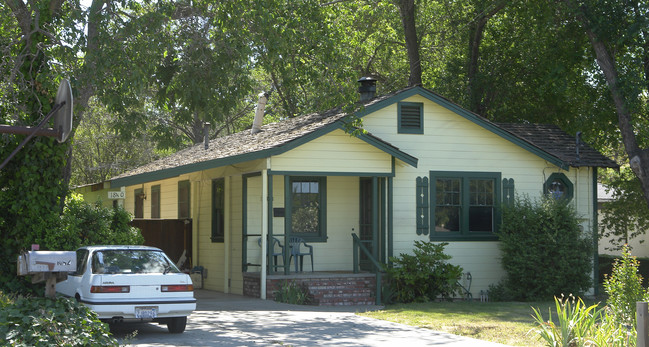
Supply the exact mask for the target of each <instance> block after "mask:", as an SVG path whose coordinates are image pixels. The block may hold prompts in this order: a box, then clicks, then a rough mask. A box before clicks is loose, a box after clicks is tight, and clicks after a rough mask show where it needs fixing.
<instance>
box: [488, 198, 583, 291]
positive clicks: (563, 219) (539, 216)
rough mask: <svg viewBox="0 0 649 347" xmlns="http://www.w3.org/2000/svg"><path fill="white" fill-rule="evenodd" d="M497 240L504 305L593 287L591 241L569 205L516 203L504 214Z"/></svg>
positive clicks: (527, 199)
mask: <svg viewBox="0 0 649 347" xmlns="http://www.w3.org/2000/svg"><path fill="white" fill-rule="evenodd" d="M499 237H500V241H501V242H500V247H501V250H502V265H503V267H504V269H505V271H506V273H507V274H506V278H505V280H504V282H503V285H504V286H505V288H504V290H505V292H506V293H507V295H509V296H510V297H509V298H505V299H507V300H523V301H529V300H543V299H549V298H551V297H553V296H556V295H560V294H562V293H573V294H575V295H579V294H580V293H583V292H584V291H585V290H586V289H588V288H590V287H592V285H593V281H592V279H591V273H592V261H593V259H592V257H593V253H592V241H591V238H590V237H589V236H588V234H587V232H583V231H581V230H580V226H579V220H578V217H577V215H576V212H575V211H574V209H573V208H572V207H571V206H570V205H569V204H566V203H563V202H561V201H555V200H553V199H550V198H547V197H545V198H542V199H541V200H539V201H536V202H532V201H531V200H530V199H529V198H525V199H519V198H517V199H516V202H515V204H514V206H512V207H505V208H504V209H503V223H502V227H501V229H500V231H499Z"/></svg>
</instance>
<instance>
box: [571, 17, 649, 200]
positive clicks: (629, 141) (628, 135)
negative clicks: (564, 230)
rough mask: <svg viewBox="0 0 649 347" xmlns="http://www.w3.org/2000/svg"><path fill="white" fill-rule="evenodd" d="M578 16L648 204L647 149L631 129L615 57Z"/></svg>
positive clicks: (629, 116)
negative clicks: (591, 48)
mask: <svg viewBox="0 0 649 347" xmlns="http://www.w3.org/2000/svg"><path fill="white" fill-rule="evenodd" d="M578 18H579V20H580V21H581V23H582V24H583V25H584V27H585V30H586V35H587V36H588V38H589V40H590V43H591V45H592V46H593V49H594V50H595V56H596V58H597V64H598V65H599V67H600V69H601V70H602V73H603V74H604V77H605V78H606V83H607V85H608V89H609V91H610V92H611V97H612V98H613V103H614V104H615V110H616V112H617V118H618V128H619V129H620V134H621V135H622V143H623V144H624V148H625V150H626V153H627V155H628V156H629V165H630V166H631V169H632V170H633V173H635V175H636V177H638V179H639V180H640V183H641V185H642V191H643V193H644V197H645V201H646V202H647V205H649V150H648V149H641V148H640V147H639V146H638V141H637V139H636V135H635V131H634V129H633V123H632V121H631V118H632V115H631V111H630V110H629V108H628V107H627V103H626V98H625V96H624V95H623V94H622V91H621V90H620V89H619V87H618V81H619V74H618V71H617V68H616V66H615V59H614V58H613V56H612V55H611V54H610V52H609V50H608V48H607V47H606V45H605V44H604V42H602V41H600V40H599V38H598V37H597V35H596V34H595V33H594V32H593V31H592V30H591V28H590V27H589V25H588V24H589V23H588V22H587V21H586V20H585V19H584V18H583V17H578Z"/></svg>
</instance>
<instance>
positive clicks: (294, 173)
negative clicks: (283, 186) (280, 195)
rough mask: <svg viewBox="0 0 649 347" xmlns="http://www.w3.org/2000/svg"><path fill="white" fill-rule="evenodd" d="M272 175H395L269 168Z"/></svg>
mask: <svg viewBox="0 0 649 347" xmlns="http://www.w3.org/2000/svg"><path fill="white" fill-rule="evenodd" d="M268 172H269V174H271V175H282V176H318V177H326V176H350V177H373V176H376V177H394V173H387V172H326V171H283V170H282V171H271V170H268Z"/></svg>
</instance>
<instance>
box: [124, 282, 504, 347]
mask: <svg viewBox="0 0 649 347" xmlns="http://www.w3.org/2000/svg"><path fill="white" fill-rule="evenodd" d="M195 295H196V298H197V299H198V302H197V307H196V311H194V313H193V314H192V315H191V316H190V317H189V319H188V322H187V329H186V330H185V332H184V333H182V334H170V333H169V332H168V331H167V327H166V326H165V325H158V324H155V323H138V324H128V325H127V324H124V325H121V326H118V327H115V328H114V329H113V333H114V334H115V336H116V337H118V339H119V340H120V343H121V344H124V345H127V346H226V347H228V346H399V345H402V346H404V347H405V346H407V347H415V346H448V347H459V346H472V347H474V346H475V347H495V346H504V345H501V344H497V343H492V342H487V341H481V340H476V339H471V338H467V337H462V336H457V335H453V334H448V333H444V332H439V331H434V330H429V329H425V328H416V327H411V326H407V325H403V324H398V323H392V322H387V321H382V320H378V319H373V318H367V317H361V316H358V315H356V314H355V312H362V311H368V310H376V309H380V308H381V307H378V306H351V307H350V306H344V307H321V306H303V305H289V304H282V303H277V302H274V301H271V300H261V299H255V298H249V297H244V296H240V295H233V294H223V293H219V292H213V291H208V290H197V291H196V292H195ZM132 334H135V336H132Z"/></svg>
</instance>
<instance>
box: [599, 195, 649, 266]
mask: <svg viewBox="0 0 649 347" xmlns="http://www.w3.org/2000/svg"><path fill="white" fill-rule="evenodd" d="M597 191H598V193H597V202H598V204H597V209H598V218H599V221H600V224H599V227H600V228H604V226H603V225H602V224H601V221H602V219H603V218H604V211H603V207H604V206H605V205H606V204H607V203H609V202H611V201H613V199H614V196H613V192H612V191H610V190H607V188H606V186H604V185H603V184H601V183H598V184H597ZM604 231H605V230H604ZM612 239H613V237H609V238H604V237H603V238H601V239H600V240H599V254H601V255H612V256H621V255H622V251H621V250H620V249H617V245H616V244H614V243H613V242H612ZM642 239H643V237H642V236H641V237H635V238H631V240H629V241H628V242H627V244H628V245H629V246H630V247H631V254H632V255H634V256H636V257H639V258H649V242H640V240H642Z"/></svg>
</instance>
